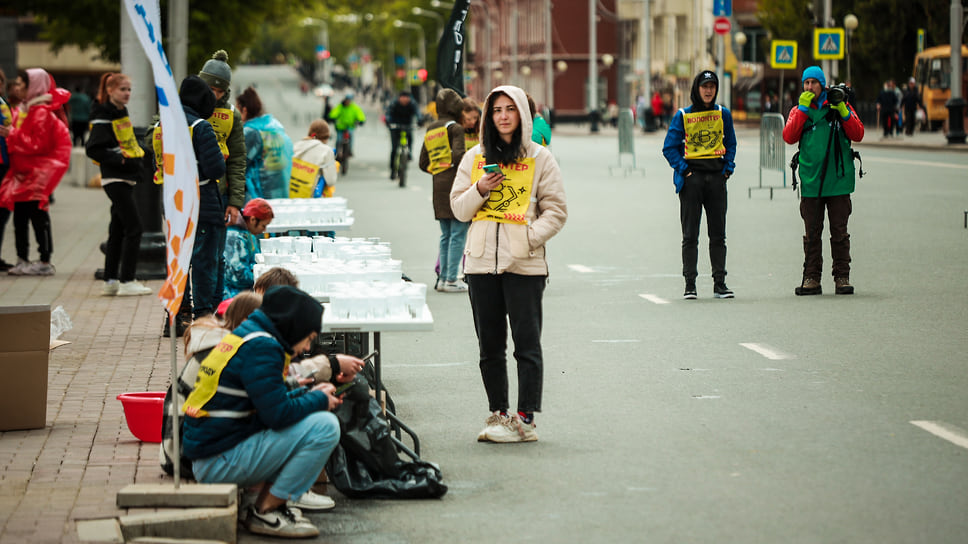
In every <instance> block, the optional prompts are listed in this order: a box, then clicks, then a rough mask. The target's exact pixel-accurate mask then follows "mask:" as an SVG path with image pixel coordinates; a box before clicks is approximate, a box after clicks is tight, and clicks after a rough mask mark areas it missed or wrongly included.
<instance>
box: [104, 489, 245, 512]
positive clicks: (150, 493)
mask: <svg viewBox="0 0 968 544" xmlns="http://www.w3.org/2000/svg"><path fill="white" fill-rule="evenodd" d="M237 496H238V491H237V488H236V486H235V484H181V485H180V486H179V487H178V489H175V485H174V484H131V485H128V486H125V487H124V488H122V489H121V491H118V496H117V503H118V508H155V507H158V508H162V507H163V508H189V507H191V508H198V507H212V508H220V507H226V506H229V505H232V504H235V501H236V497H237Z"/></svg>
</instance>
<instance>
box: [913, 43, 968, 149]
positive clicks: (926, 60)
mask: <svg viewBox="0 0 968 544" xmlns="http://www.w3.org/2000/svg"><path fill="white" fill-rule="evenodd" d="M961 62H962V67H961V78H962V82H961V91H962V93H964V92H965V90H966V88H968V46H965V45H962V46H961ZM914 80H915V81H916V82H917V86H918V89H920V91H921V99H922V100H924V107H925V108H927V112H925V113H927V115H928V119H927V121H928V125H929V126H930V128H931V130H935V129H937V128H940V127H941V125H942V124H943V123H944V122H945V121H946V120H947V119H948V109H947V108H945V107H944V105H945V102H947V101H948V99H949V98H951V46H950V45H939V46H937V47H929V48H928V49H925V50H924V51H921V52H920V53H918V54H917V56H916V57H914Z"/></svg>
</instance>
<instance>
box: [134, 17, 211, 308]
mask: <svg viewBox="0 0 968 544" xmlns="http://www.w3.org/2000/svg"><path fill="white" fill-rule="evenodd" d="M124 5H125V8H126V10H127V12H128V17H129V18H130V19H131V22H132V23H133V25H134V29H135V33H136V34H137V35H138V40H139V41H140V42H141V47H143V48H144V50H145V54H146V55H147V56H148V60H149V61H150V62H151V68H152V72H153V74H154V78H155V91H156V92H157V94H158V110H159V114H160V117H161V124H162V126H164V127H165V130H164V131H162V142H163V147H164V175H165V183H164V192H163V200H164V207H165V237H166V239H167V242H168V244H167V245H168V277H167V278H166V279H165V285H164V286H162V288H161V290H160V291H159V292H158V298H160V299H161V300H162V301H163V302H164V303H165V308H167V309H168V313H169V319H174V318H175V314H177V313H178V307H179V305H181V300H182V296H183V295H184V294H185V283H186V281H187V279H188V266H189V265H190V264H191V260H192V248H193V247H194V245H195V229H196V225H197V223H198V168H197V167H196V165H195V150H194V149H193V148H192V137H191V134H190V133H189V131H188V123H187V121H185V112H184V110H183V109H182V105H181V100H180V99H179V98H178V87H177V86H176V84H175V79H174V77H172V73H171V67H170V66H169V65H168V57H167V56H166V55H165V50H164V49H163V48H162V45H161V10H160V8H159V7H158V0H140V1H136V0H125V1H124Z"/></svg>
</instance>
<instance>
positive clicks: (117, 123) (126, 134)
mask: <svg viewBox="0 0 968 544" xmlns="http://www.w3.org/2000/svg"><path fill="white" fill-rule="evenodd" d="M111 130H113V131H114V137H115V138H117V139H118V146H119V147H120V148H121V155H122V156H124V158H126V159H140V158H141V157H144V156H145V150H144V149H141V146H140V145H138V139H137V138H135V137H134V127H133V126H132V125H131V119H130V118H128V117H127V116H125V117H122V118H120V119H115V120H113V121H111Z"/></svg>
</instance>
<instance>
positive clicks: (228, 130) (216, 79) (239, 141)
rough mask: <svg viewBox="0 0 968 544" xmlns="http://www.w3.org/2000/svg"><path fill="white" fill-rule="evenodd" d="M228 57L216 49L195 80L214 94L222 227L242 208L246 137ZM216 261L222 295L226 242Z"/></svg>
mask: <svg viewBox="0 0 968 544" xmlns="http://www.w3.org/2000/svg"><path fill="white" fill-rule="evenodd" d="M228 60H229V54H228V53H226V52H225V51H224V50H222V49H219V50H218V51H216V52H215V54H214V55H212V58H211V59H209V60H208V61H206V62H205V65H204V66H202V69H201V71H199V72H198V77H200V78H202V80H203V81H205V83H208V86H209V87H210V88H211V89H212V92H213V93H214V94H215V111H214V112H213V113H212V116H211V117H209V118H208V122H209V124H211V125H212V129H213V130H215V136H216V137H217V138H218V146H219V149H221V150H222V156H223V157H225V170H226V171H225V176H223V177H222V178H221V179H219V181H218V189H219V193H221V195H222V197H223V202H222V204H223V205H224V206H225V226H226V227H229V226H231V225H235V224H237V222H238V220H239V210H241V209H242V207H243V206H245V151H246V149H245V135H244V133H243V131H242V114H241V113H240V112H239V111H238V110H237V109H235V106H233V105H232V103H231V102H230V101H229V94H230V88H229V86H230V84H231V83H232V69H231V68H230V67H229V65H228ZM221 243H222V244H221V245H222V249H221V251H220V252H219V259H218V279H217V282H218V285H217V286H216V288H215V290H216V292H219V293H221V292H222V291H223V285H224V278H225V257H224V255H225V239H224V238H223V239H222V240H221Z"/></svg>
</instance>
